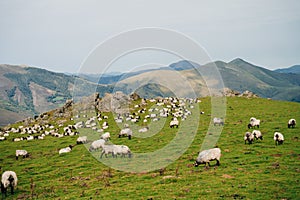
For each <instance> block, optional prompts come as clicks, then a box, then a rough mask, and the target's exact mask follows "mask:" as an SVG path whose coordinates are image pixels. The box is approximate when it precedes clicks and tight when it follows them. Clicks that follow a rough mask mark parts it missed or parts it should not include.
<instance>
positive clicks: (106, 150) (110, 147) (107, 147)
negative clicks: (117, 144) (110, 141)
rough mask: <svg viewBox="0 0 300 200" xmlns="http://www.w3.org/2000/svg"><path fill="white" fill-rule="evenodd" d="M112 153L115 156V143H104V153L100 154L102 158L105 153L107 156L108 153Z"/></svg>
mask: <svg viewBox="0 0 300 200" xmlns="http://www.w3.org/2000/svg"><path fill="white" fill-rule="evenodd" d="M110 153H111V154H112V157H114V145H103V146H102V153H101V155H100V158H102V156H103V155H104V154H105V157H106V158H107V155H108V154H110Z"/></svg>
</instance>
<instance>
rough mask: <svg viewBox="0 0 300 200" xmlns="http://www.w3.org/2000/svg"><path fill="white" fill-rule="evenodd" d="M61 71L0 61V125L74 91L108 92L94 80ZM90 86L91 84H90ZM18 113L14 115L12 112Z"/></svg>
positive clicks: (53, 103) (48, 107)
mask: <svg viewBox="0 0 300 200" xmlns="http://www.w3.org/2000/svg"><path fill="white" fill-rule="evenodd" d="M74 80H75V77H73V76H68V75H65V74H63V73H55V72H50V71H47V70H45V69H39V68H33V67H27V66H23V67H22V66H14V65H0V109H2V110H3V112H1V114H2V116H1V118H3V119H5V120H1V118H0V126H1V125H5V124H7V122H9V123H12V122H15V121H18V120H21V119H23V118H24V117H26V116H33V115H35V114H39V113H42V112H45V111H48V110H51V109H54V108H57V107H59V106H61V105H63V104H64V103H65V101H66V99H71V98H72V95H73V92H74V91H75V92H76V93H77V94H78V95H80V96H85V95H89V94H90V93H93V92H95V91H91V89H94V88H97V89H98V90H99V91H100V94H102V95H103V94H104V93H105V92H111V91H112V88H111V87H106V86H101V85H99V86H98V87H96V86H95V84H94V83H90V82H87V81H86V80H83V79H80V78H76V81H77V82H76V87H77V88H75V90H74ZM89 86H90V87H89ZM12 113H17V115H12Z"/></svg>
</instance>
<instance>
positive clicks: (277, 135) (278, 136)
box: [274, 132, 284, 145]
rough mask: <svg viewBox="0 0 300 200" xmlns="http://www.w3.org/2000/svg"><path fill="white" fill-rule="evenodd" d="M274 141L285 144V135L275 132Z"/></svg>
mask: <svg viewBox="0 0 300 200" xmlns="http://www.w3.org/2000/svg"><path fill="white" fill-rule="evenodd" d="M274 141H275V145H277V144H283V141H284V137H283V135H282V133H279V132H275V133H274Z"/></svg>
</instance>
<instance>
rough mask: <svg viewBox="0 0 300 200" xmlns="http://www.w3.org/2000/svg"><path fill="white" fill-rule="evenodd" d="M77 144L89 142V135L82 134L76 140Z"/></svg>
mask: <svg viewBox="0 0 300 200" xmlns="http://www.w3.org/2000/svg"><path fill="white" fill-rule="evenodd" d="M76 143H77V144H85V143H87V136H80V137H78V138H77V140H76Z"/></svg>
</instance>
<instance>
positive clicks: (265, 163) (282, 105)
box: [0, 97, 300, 199]
mask: <svg viewBox="0 0 300 200" xmlns="http://www.w3.org/2000/svg"><path fill="white" fill-rule="evenodd" d="M201 100H202V102H201V103H199V106H200V108H201V110H203V111H205V114H204V115H201V116H202V117H201V118H200V121H199V124H200V125H201V126H199V127H198V129H197V134H196V136H195V138H194V141H193V142H192V144H191V145H190V147H189V148H188V149H187V151H186V152H185V153H184V154H183V155H182V156H181V157H180V158H179V159H178V160H177V161H175V162H174V163H172V164H171V165H169V166H167V167H166V168H165V169H162V170H158V171H153V172H148V173H138V174H136V173H126V172H122V171H117V170H114V169H110V168H109V167H107V166H105V165H104V164H102V163H101V162H98V161H97V160H96V159H95V158H94V157H93V156H91V154H90V153H89V152H88V151H87V149H85V147H84V146H83V145H76V146H75V147H74V148H73V150H72V151H71V152H70V153H68V154H65V155H58V149H60V148H63V147H66V146H68V145H69V144H74V143H75V141H76V138H77V137H78V136H66V137H62V138H57V137H51V136H46V137H45V139H44V140H31V141H20V142H12V141H11V139H12V138H14V137H19V134H18V133H15V134H11V135H10V136H9V138H8V140H6V141H0V144H1V145H0V148H1V154H0V161H1V162H0V163H1V169H2V171H4V170H14V171H16V173H17V175H18V178H19V185H18V188H17V190H16V193H15V194H14V195H13V196H11V195H10V194H9V196H8V198H7V199H16V198H17V199H30V198H37V199H78V198H83V199H91V198H92V199H116V198H117V199H151V198H152V199H180V198H185V199H224V198H225V199H299V196H300V193H299V191H300V186H299V184H298V182H299V180H298V177H299V165H300V157H299V155H300V154H299V139H298V137H299V135H298V133H299V126H298V125H297V126H296V128H294V129H288V128H287V120H288V119H290V118H295V119H296V120H297V121H300V113H299V112H298V111H299V109H300V104H299V103H293V102H282V101H273V100H267V99H260V98H255V99H246V98H237V97H232V98H228V99H227V101H228V102H227V116H226V119H225V126H224V128H223V131H222V134H221V137H220V138H219V140H218V143H217V145H218V147H220V148H221V150H222V157H221V165H220V166H219V167H218V166H215V162H211V165H212V166H211V167H210V168H204V167H203V166H199V167H198V168H194V167H193V166H192V164H193V162H194V160H195V158H196V157H197V155H198V151H199V149H200V147H201V143H202V142H203V139H204V137H205V136H206V134H207V127H208V124H209V122H210V121H211V116H210V114H211V110H210V98H203V99H201ZM135 103H140V102H139V101H137V102H135ZM132 106H133V105H132ZM150 107H151V105H150V104H149V105H148V107H147V108H150ZM104 114H105V115H107V116H109V117H108V119H107V120H108V123H109V124H110V127H109V129H107V131H109V132H110V133H111V141H112V142H113V143H115V144H125V145H128V146H129V147H130V148H131V149H132V152H133V155H134V153H136V152H152V151H155V150H157V149H159V148H162V147H163V146H164V145H165V144H166V143H168V142H169V141H171V140H172V138H173V137H174V135H176V134H178V133H177V130H178V129H171V128H169V127H168V124H166V125H165V128H163V129H162V130H160V131H159V132H158V133H157V134H156V135H153V136H152V137H149V138H137V137H133V138H132V140H128V139H127V138H118V137H117V134H118V130H119V127H118V126H117V125H116V124H115V123H114V119H113V116H111V115H110V114H109V113H104ZM50 115H51V113H50ZM193 116H194V115H192V116H191V117H193ZM253 116H254V117H257V118H258V119H261V120H262V122H261V127H260V131H261V132H262V134H263V137H264V139H263V140H261V141H255V142H254V144H251V145H248V144H244V141H243V136H244V133H245V132H246V131H248V129H247V127H246V125H247V123H248V121H249V118H250V117H253ZM90 117H91V116H90ZM57 120H59V121H62V119H60V118H59V119H57ZM49 123H52V124H54V125H55V126H57V124H58V123H59V122H58V121H54V122H52V121H49ZM68 123H71V122H70V121H65V124H68ZM33 124H34V123H33ZM18 125H20V124H16V125H14V127H16V126H18ZM215 128H219V127H215ZM250 131H251V130H250ZM275 131H279V132H282V133H283V134H284V136H285V142H284V144H283V145H280V146H275V144H274V141H273V133H274V132H275ZM179 134H180V133H179ZM80 135H84V133H83V132H81V133H80ZM97 135H98V134H97ZM24 136H26V135H24ZM20 148H22V149H26V150H27V151H29V152H30V153H31V157H29V158H24V159H23V158H19V160H17V161H16V160H15V156H14V154H15V150H16V149H20ZM98 153H99V154H100V152H98ZM110 157H111V156H110ZM102 159H112V158H102ZM122 159H124V158H120V157H118V158H114V160H116V161H122ZM125 159H127V158H125ZM145 164H147V163H145ZM31 184H34V185H35V187H33V188H32V189H31Z"/></svg>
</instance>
